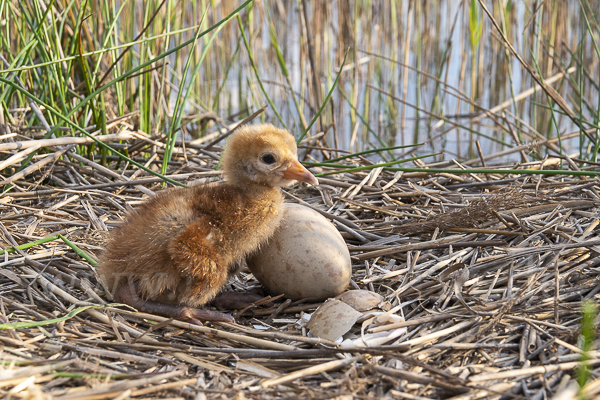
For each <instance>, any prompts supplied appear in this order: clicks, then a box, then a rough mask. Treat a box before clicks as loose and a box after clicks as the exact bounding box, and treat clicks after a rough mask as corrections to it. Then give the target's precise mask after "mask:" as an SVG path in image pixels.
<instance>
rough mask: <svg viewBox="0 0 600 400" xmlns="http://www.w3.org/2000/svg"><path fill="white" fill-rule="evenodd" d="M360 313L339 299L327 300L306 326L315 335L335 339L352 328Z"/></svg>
mask: <svg viewBox="0 0 600 400" xmlns="http://www.w3.org/2000/svg"><path fill="white" fill-rule="evenodd" d="M361 316H362V314H361V313H359V312H358V311H356V310H355V309H354V308H352V307H350V306H349V305H348V304H346V303H344V302H343V301H339V300H334V299H331V300H328V301H326V302H325V303H323V304H322V305H321V306H320V307H319V308H318V309H317V311H315V313H314V314H313V315H312V316H311V317H310V321H308V324H307V325H306V327H307V328H308V330H309V332H310V333H311V334H312V335H314V336H317V337H320V338H323V339H329V340H333V341H335V340H337V339H338V338H339V337H341V336H343V335H344V334H345V333H346V332H348V331H349V330H350V328H352V326H353V325H354V323H355V322H356V320H357V319H358V318H359V317H361Z"/></svg>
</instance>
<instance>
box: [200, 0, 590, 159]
mask: <svg viewBox="0 0 600 400" xmlns="http://www.w3.org/2000/svg"><path fill="white" fill-rule="evenodd" d="M267 3H269V5H267ZM303 3H304V2H297V1H284V0H281V1H277V2H260V3H257V4H256V6H255V7H254V10H253V11H252V14H251V21H250V22H249V25H250V29H248V31H247V34H250V35H251V36H252V38H253V39H252V42H251V43H252V49H253V50H252V51H253V53H254V54H253V55H254V59H255V61H256V65H257V67H258V71H259V74H260V77H261V79H262V80H263V84H264V87H265V88H266V91H267V92H268V94H269V96H270V97H271V99H272V100H273V102H274V104H275V106H276V108H277V109H278V110H279V111H280V113H281V115H282V118H283V120H284V122H285V124H286V125H287V126H288V127H289V128H290V129H291V130H292V131H293V132H294V133H295V134H299V133H300V132H301V131H302V124H301V122H300V119H299V117H298V112H297V110H296V107H295V106H294V102H293V99H292V98H291V96H290V95H289V91H288V90H287V83H286V79H285V77H284V76H283V75H282V73H281V68H280V66H279V64H278V62H277V57H276V53H275V51H274V47H273V45H272V42H271V39H270V36H269V30H268V29H269V15H270V16H271V20H272V22H273V25H274V27H275V32H276V37H277V41H278V43H279V46H280V47H281V49H282V54H283V57H284V59H285V63H286V65H287V68H288V70H289V71H290V77H291V83H292V86H293V90H294V91H295V92H296V93H297V94H296V96H297V98H298V101H299V102H300V104H301V108H302V111H303V113H304V116H305V119H306V121H310V119H311V118H312V116H313V115H314V110H315V109H316V108H318V104H317V100H319V101H322V99H323V98H324V97H325V95H326V93H327V91H328V90H329V88H330V87H331V85H332V83H333V80H334V79H335V75H336V73H337V71H338V70H339V66H340V64H341V62H342V59H343V55H344V49H345V48H350V50H349V53H348V59H347V61H346V66H345V67H344V72H343V73H342V74H341V78H340V83H339V86H340V88H341V89H343V91H344V92H345V94H346V96H347V98H348V100H346V99H345V98H344V96H343V95H342V94H341V92H340V90H336V91H334V94H333V97H332V98H333V102H332V104H330V105H328V106H327V107H326V110H325V112H324V113H323V117H322V120H321V121H318V122H317V123H316V124H315V125H316V126H315V127H314V128H313V130H312V133H313V134H315V133H316V132H318V131H320V130H321V129H322V128H324V129H326V128H328V127H330V125H331V124H332V123H333V122H335V126H336V129H335V130H336V131H337V132H336V133H337V147H339V148H342V149H349V148H351V149H353V150H361V149H364V148H369V147H372V146H377V147H381V146H382V145H383V144H385V145H403V144H413V143H422V142H427V141H429V144H428V145H426V146H423V147H421V148H420V149H419V150H418V152H417V153H421V154H425V153H431V152H439V151H443V152H444V153H445V154H444V155H440V156H438V157H436V158H437V159H440V158H446V159H447V158H452V157H458V158H461V159H466V158H470V157H474V156H475V155H476V154H475V146H474V140H479V142H480V144H481V149H482V152H483V153H484V154H491V153H494V152H498V151H502V150H506V149H509V148H511V147H513V146H515V139H514V138H513V137H512V135H511V134H510V130H509V129H507V126H508V123H507V122H506V121H503V120H502V117H498V119H497V120H496V121H493V120H491V119H489V118H484V119H482V120H481V121H479V122H473V121H471V117H472V116H473V114H472V113H474V112H475V113H477V112H476V111H477V110H476V109H474V108H472V106H471V105H470V104H469V103H468V102H466V101H461V100H459V99H458V98H457V96H455V95H453V94H450V93H449V92H451V93H456V90H453V89H450V88H455V89H458V90H460V91H461V92H462V93H463V94H464V95H465V96H466V97H467V98H470V99H472V100H474V101H475V103H476V104H477V105H479V106H481V107H483V108H486V109H488V108H492V107H494V106H496V105H498V104H501V103H502V102H504V101H506V100H509V99H511V97H512V95H513V94H514V95H517V94H519V93H521V92H522V91H524V90H526V89H529V88H531V87H532V86H533V85H534V82H533V80H532V79H531V77H530V75H529V74H528V73H527V72H526V71H525V69H524V68H523V67H522V66H521V64H520V63H519V61H518V60H517V59H516V57H514V56H512V55H510V56H509V57H508V58H507V57H506V53H505V47H504V46H503V44H502V43H501V41H500V40H499V34H498V32H497V31H496V30H495V29H494V27H493V25H492V24H491V22H490V19H489V18H488V17H487V16H486V15H485V14H484V13H483V12H482V11H481V8H480V7H479V8H478V13H479V21H481V23H482V24H483V25H482V26H483V27H482V33H481V39H480V42H479V46H478V47H477V48H475V57H474V61H475V73H474V74H472V73H471V71H472V68H473V66H472V61H473V48H472V46H471V39H470V31H469V2H459V1H437V2H436V1H423V2H417V1H412V2H409V1H396V2H393V1H392V2H390V1H358V2H353V1H350V2H349V3H344V4H342V3H341V2H314V1H312V2H311V1H309V2H306V4H307V5H308V7H307V14H308V28H309V30H310V31H311V32H310V33H311V36H312V38H313V42H314V46H313V53H314V58H315V67H316V69H317V75H318V86H319V91H320V92H319V94H318V98H316V96H315V94H314V92H315V91H314V90H313V89H314V88H315V85H314V81H313V80H312V68H311V62H310V55H309V51H308V46H307V43H306V29H303V26H302V22H303V19H302V11H301V10H302V9H301V6H302V4H303ZM494 3H498V2H494ZM504 3H505V4H506V2H504ZM538 3H539V2H538ZM511 4H512V7H510V6H509V7H508V8H506V9H505V15H504V17H505V20H506V21H505V24H506V26H507V28H506V31H507V32H508V34H507V37H508V39H509V40H510V42H511V43H512V44H513V46H514V47H515V48H516V50H517V51H518V53H519V54H520V55H521V56H522V57H523V58H524V60H525V61H526V62H527V63H528V64H529V65H531V66H532V67H533V68H536V66H535V65H536V62H537V65H538V68H539V69H540V71H541V72H542V74H541V75H542V76H543V77H544V78H549V77H551V76H553V75H555V74H557V73H560V72H561V71H564V69H565V68H568V67H569V66H571V65H576V64H575V60H574V59H573V57H572V56H571V53H577V48H578V44H579V42H581V41H582V40H583V41H582V43H583V49H584V50H583V54H582V55H580V54H577V59H578V60H577V61H579V57H581V59H582V61H583V65H584V66H585V69H586V71H587V72H586V73H587V74H589V77H585V76H584V77H583V80H582V82H581V83H582V87H583V97H584V98H585V99H586V100H587V101H588V102H589V106H590V110H592V111H594V112H595V111H596V108H597V104H598V92H597V90H596V88H595V87H594V85H595V83H594V81H595V82H597V81H598V79H594V78H593V77H597V76H598V58H597V56H596V54H595V51H594V48H593V43H592V40H591V36H590V34H589V33H588V32H587V31H586V30H585V20H584V17H583V13H582V12H581V6H580V5H579V2H577V1H560V2H559V1H555V2H546V3H544V5H543V6H542V7H541V8H540V9H539V11H538V13H537V14H536V15H535V16H533V17H532V9H534V8H535V7H537V6H538V5H539V4H537V3H536V2H523V1H515V2H512V3H511ZM346 6H347V7H348V10H346V11H345V12H344V10H343V9H342V8H344V7H346ZM488 7H491V5H489V4H488ZM217 8H220V10H219V11H220V12H219V13H218V15H220V16H222V15H225V14H226V13H227V12H229V11H230V10H231V9H232V8H233V3H232V4H230V2H227V1H226V2H222V3H221V4H220V5H219V6H218V7H217ZM490 11H492V10H490ZM492 12H493V15H494V17H495V18H496V19H497V21H498V23H499V24H500V23H502V22H501V19H500V9H499V8H498V7H497V5H496V7H495V9H494V10H493V11H492ZM209 14H210V11H209ZM592 15H595V16H596V18H597V19H598V6H597V5H595V9H594V13H592V14H590V15H589V16H590V17H591V16H592ZM407 32H409V33H410V35H409V38H408V40H407ZM221 35H222V38H221V40H220V41H217V42H215V43H214V44H213V48H212V50H211V52H210V54H212V56H213V57H212V58H210V63H209V64H207V68H206V70H204V71H202V75H201V79H202V82H203V84H202V86H204V88H207V87H210V88H211V90H210V91H206V96H208V97H210V94H211V92H212V93H214V91H215V90H216V88H217V87H218V85H220V84H221V81H222V79H223V74H222V73H221V74H219V73H218V71H222V70H223V69H224V67H223V65H222V60H229V59H230V58H231V56H232V54H233V52H234V49H235V46H236V44H237V38H238V37H239V29H238V27H237V24H235V23H234V22H232V23H231V24H230V25H228V26H226V27H225V28H224V29H223V31H222V32H221ZM594 35H595V37H596V38H598V31H597V30H595V31H594ZM550 44H552V45H553V46H554V47H555V48H554V49H552V48H551V46H550ZM384 57H385V58H384ZM237 60H238V61H237V62H235V63H234V64H233V66H232V68H231V71H230V72H229V77H228V79H227V83H226V86H225V88H226V90H225V92H226V93H225V94H224V96H223V97H221V99H220V101H219V105H218V110H217V111H218V113H219V114H220V115H228V114H234V113H236V112H238V111H240V110H244V109H247V108H249V109H252V110H254V109H256V108H257V107H258V106H259V105H262V104H267V102H266V100H265V97H264V95H263V94H262V93H261V91H260V89H259V87H258V84H257V80H256V78H255V75H254V73H253V72H252V70H251V68H250V64H249V61H248V55H247V52H246V50H245V48H243V46H242V48H241V49H240V54H239V55H238V59H237ZM390 60H392V61H390ZM534 60H535V61H534ZM394 61H399V62H404V61H407V64H408V65H409V66H410V67H413V68H415V69H417V70H419V71H422V72H425V73H427V74H430V75H432V76H434V77H437V78H438V79H439V80H441V81H442V82H443V84H440V83H439V82H437V81H436V80H434V79H431V78H428V77H426V76H423V75H421V74H419V73H417V72H416V71H415V70H410V69H406V68H404V66H403V65H401V64H398V63H395V62H394ZM209 65H210V66H209ZM509 69H510V72H509ZM578 75H579V69H578V68H575V71H574V72H573V73H572V74H571V78H572V80H573V83H574V85H575V88H576V87H577V86H578V85H579V77H578ZM219 76H220V79H218V77H219ZM215 78H216V79H215ZM590 78H591V79H590ZM367 84H370V85H372V86H374V87H377V88H381V89H382V90H383V91H385V92H388V93H390V94H392V95H394V96H396V97H397V98H399V99H401V100H404V101H405V102H406V103H405V104H403V103H402V102H401V101H395V100H392V99H391V98H390V97H389V96H388V95H385V94H382V93H380V92H378V91H376V90H374V89H372V88H369V87H367ZM553 86H554V87H555V88H556V89H557V90H558V91H559V93H560V94H561V95H562V96H563V97H564V98H565V99H566V101H567V103H568V104H569V105H570V106H571V107H572V108H573V110H575V111H576V112H577V110H578V108H579V95H578V93H577V91H576V90H574V88H573V87H572V86H570V85H569V84H568V83H567V82H566V81H562V80H559V81H558V82H556V83H554V84H553ZM350 103H352V104H353V105H354V107H355V109H356V110H357V112H358V114H360V115H361V116H363V118H364V119H365V120H366V122H367V123H368V125H369V127H370V130H369V128H368V127H367V125H366V124H365V123H363V122H361V119H360V117H358V116H357V115H356V112H354V111H353V110H352V107H351V106H350ZM537 103H539V104H537ZM547 104H548V101H547V97H546V95H545V94H543V93H541V92H538V93H536V94H535V95H534V96H530V97H528V98H526V99H525V100H522V101H520V102H518V103H517V106H516V107H515V106H513V105H511V106H509V107H507V108H506V110H507V111H508V112H510V113H507V114H506V118H507V120H508V121H511V122H512V123H513V124H515V125H513V126H512V128H513V129H514V130H515V131H516V134H517V136H520V138H521V140H522V141H523V143H527V142H530V141H531V136H530V134H531V131H532V130H533V129H535V131H537V132H538V134H539V135H540V137H556V126H558V128H559V132H560V133H561V134H565V133H570V132H575V131H577V130H578V128H577V126H576V125H575V124H574V123H573V122H572V121H570V120H569V119H568V118H566V117H564V116H561V115H559V114H558V113H555V116H556V117H557V121H556V123H554V122H553V121H552V116H551V114H550V113H549V112H548V111H547V110H546V109H545V108H544V107H546V106H547ZM332 110H333V112H332ZM590 110H587V109H584V120H588V119H589V120H590V121H593V114H592V112H591V111H590ZM511 114H515V115H518V117H519V118H520V119H521V120H522V121H523V123H524V124H526V125H529V126H530V127H531V128H530V129H527V128H522V127H523V123H521V124H519V123H518V122H517V119H516V118H515V117H514V116H513V115H511ZM442 115H443V116H444V117H445V118H447V119H448V120H449V121H452V122H455V123H457V124H460V125H461V126H462V127H458V128H456V127H455V128H453V125H452V124H450V123H448V122H443V121H441V120H440V118H439V116H442ZM264 118H265V119H266V120H268V121H271V122H274V123H276V124H278V125H281V124H280V123H279V121H278V120H277V119H276V117H275V115H274V113H273V112H272V111H271V110H269V111H268V112H267V113H266V116H265V117H264ZM469 129H472V130H473V131H474V132H473V133H471V132H470V131H469ZM520 129H522V131H523V132H524V133H522V134H521V132H520ZM327 132H328V133H327V145H329V146H331V147H336V140H335V138H334V136H335V134H336V133H334V130H333V129H332V128H331V129H328V130H327ZM528 134H529V135H528ZM578 142H579V138H575V139H572V140H569V141H565V142H563V143H562V146H563V150H564V151H565V152H566V153H568V154H572V153H575V152H578V150H579V148H578ZM544 151H545V150H544ZM397 153H400V151H397ZM509 158H510V159H513V160H518V159H520V155H519V154H518V153H516V154H513V155H512V156H510V157H509ZM504 159H506V157H504ZM428 160H429V161H431V160H432V159H431V158H430V159H428Z"/></svg>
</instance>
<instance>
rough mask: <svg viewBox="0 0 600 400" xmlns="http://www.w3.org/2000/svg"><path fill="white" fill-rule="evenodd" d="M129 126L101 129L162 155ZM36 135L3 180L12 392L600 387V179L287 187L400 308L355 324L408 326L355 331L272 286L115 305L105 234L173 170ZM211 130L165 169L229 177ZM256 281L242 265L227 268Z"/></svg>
mask: <svg viewBox="0 0 600 400" xmlns="http://www.w3.org/2000/svg"><path fill="white" fill-rule="evenodd" d="M116 126H117V127H119V125H118V124H116ZM119 131H120V133H119V134H118V135H115V136H114V137H112V138H111V137H108V138H103V140H108V141H111V140H113V141H117V140H118V141H119V143H115V144H117V145H118V147H119V148H121V149H123V150H128V154H130V155H131V156H132V157H133V158H134V159H135V160H137V161H138V162H141V163H143V164H146V165H148V166H150V167H151V168H153V169H155V170H156V169H158V168H159V165H160V164H161V163H162V157H163V154H164V152H163V148H164V145H163V144H162V143H160V142H156V141H154V139H152V138H149V137H140V135H141V134H140V133H137V132H136V133H133V132H130V131H128V130H127V127H126V125H123V126H120V127H119ZM108 136H110V135H108ZM213 137H214V135H213ZM71 139H75V138H71ZM78 140H80V139H78ZM84 141H85V140H83V141H82V140H80V142H84ZM31 142H33V143H29V144H27V145H30V144H39V145H41V147H43V148H45V149H48V150H49V151H50V152H49V153H48V152H47V153H45V154H43V155H41V156H38V157H37V158H36V159H34V162H36V163H38V167H36V168H33V169H30V170H27V169H26V170H24V171H25V173H22V172H15V173H14V174H10V175H6V176H5V181H4V182H3V183H4V184H5V185H8V184H10V185H12V187H11V190H9V191H8V192H7V193H5V194H4V195H3V197H2V198H1V199H0V202H1V203H2V208H1V209H0V210H1V213H0V228H1V230H2V247H3V248H4V249H7V250H6V251H5V252H4V253H3V255H2V257H3V259H2V260H1V261H0V262H1V266H0V299H1V308H0V311H1V316H2V321H1V322H2V325H0V326H1V327H2V329H1V330H0V342H1V343H2V350H1V353H0V357H1V360H2V367H1V369H0V393H1V395H2V396H3V397H7V396H11V397H12V398H53V399H65V400H66V399H83V398H86V399H90V398H93V399H101V398H119V399H125V398H127V397H131V398H148V397H168V398H200V399H201V398H229V397H234V396H236V397H237V398H261V399H269V398H315V399H326V398H327V399H328V398H339V399H350V398H376V397H382V396H388V397H392V398H410V399H417V398H419V399H423V398H428V399H437V398H457V399H458V398H460V399H467V398H478V397H485V398H500V397H503V398H522V397H523V396H527V397H529V396H531V397H536V396H537V397H536V398H542V397H544V396H546V397H551V396H552V395H553V394H555V393H557V392H561V393H569V392H568V391H569V390H571V391H573V390H574V389H573V388H574V387H575V384H574V381H576V380H577V379H579V377H580V376H581V374H584V373H587V374H591V375H590V376H591V383H588V384H587V385H586V386H585V388H584V390H585V391H586V392H585V393H586V394H587V395H588V396H589V398H592V397H593V396H595V395H597V394H598V393H599V390H600V389H599V385H598V382H599V380H598V376H599V373H600V370H598V369H597V368H598V365H599V364H600V359H599V358H598V353H597V352H595V351H593V350H592V351H588V352H586V354H583V353H584V351H583V350H581V348H582V345H581V342H582V337H581V336H580V326H581V321H582V311H581V306H582V303H583V302H585V301H586V300H593V301H596V300H597V296H598V293H599V292H600V279H599V272H600V269H599V264H600V237H599V236H598V231H597V229H596V228H597V226H598V223H599V219H598V217H599V213H598V201H599V200H598V199H599V196H600V189H599V187H598V181H597V180H595V179H593V180H592V179H587V178H584V179H579V178H568V177H541V176H537V177H533V178H532V177H530V176H527V175H518V174H515V175H510V176H507V175H500V174H498V175H494V174H491V175H486V176H485V177H484V178H485V179H482V178H481V176H476V175H468V174H467V175H459V174H458V173H457V174H448V173H429V174H426V173H413V172H411V173H404V174H401V173H394V172H390V171H386V170H383V169H381V168H377V169H372V170H370V171H357V172H354V173H350V172H348V173H344V174H339V175H335V176H336V177H335V178H332V177H327V178H321V183H322V184H321V185H320V186H319V187H309V188H307V187H305V186H296V187H295V188H292V189H290V190H288V191H286V196H287V201H289V202H299V203H301V204H304V205H308V206H310V207H312V208H315V209H318V210H320V212H321V213H322V214H323V215H325V216H327V217H328V218H329V219H330V220H331V221H332V222H334V224H335V225H336V227H337V228H338V229H339V231H340V232H341V233H342V236H343V237H344V239H345V240H346V242H347V245H348V248H349V250H350V253H351V256H352V265H353V266H352V268H353V278H352V282H351V288H350V289H362V290H367V291H370V292H373V293H376V294H378V295H380V296H382V298H383V299H384V300H385V301H384V302H382V305H381V307H383V308H384V310H388V311H387V312H388V313H393V314H394V315H395V316H397V317H398V318H400V322H396V323H393V324H387V325H383V326H379V327H376V326H372V325H369V324H366V325H364V326H362V327H361V326H360V324H357V325H354V326H353V327H352V328H351V329H350V331H349V333H348V334H347V336H350V337H359V336H360V335H361V334H365V333H370V332H393V331H395V330H399V329H402V330H403V331H402V333H401V334H400V336H398V337H395V338H393V339H392V340H390V341H389V342H386V343H383V344H380V345H377V346H372V347H364V348H352V349H347V348H341V347H340V345H339V343H338V342H335V341H331V340H327V339H323V338H319V337H314V336H310V335H309V334H308V333H307V329H306V326H305V325H303V324H302V320H303V318H304V316H305V315H306V314H312V313H313V312H314V311H315V310H316V309H317V308H318V307H319V306H320V305H321V303H314V302H307V301H296V302H291V301H289V300H287V301H285V300H284V299H283V298H278V299H276V300H275V301H274V305H273V306H271V307H269V306H264V305H263V306H260V305H256V306H253V307H250V308H247V309H245V310H241V311H237V312H235V313H234V315H235V317H236V321H237V323H236V324H219V323H215V324H214V325H208V326H197V325H190V324H189V323H187V322H185V321H176V320H170V319H166V318H161V317H158V316H154V315H147V314H142V313H138V312H136V311H135V310H131V309H130V308H128V307H124V306H120V305H115V304H112V303H111V300H110V299H109V298H108V296H107V294H106V290H105V288H104V287H103V286H102V284H101V282H99V281H98V278H97V275H96V270H95V267H94V264H95V260H96V258H97V255H98V253H99V251H101V249H102V241H103V238H104V237H106V235H108V234H110V229H111V228H112V227H115V226H117V225H119V224H120V223H121V221H122V217H123V215H124V213H125V212H126V210H127V209H129V208H130V207H135V206H136V204H139V203H140V202H142V201H144V199H145V198H147V197H148V196H150V195H152V193H153V192H156V191H158V190H161V189H162V188H163V187H164V186H165V184H164V183H163V182H162V180H161V179H160V178H157V177H155V176H152V175H150V174H148V173H146V172H143V171H142V170H140V169H137V168H133V169H120V168H123V167H125V166H126V165H125V163H123V162H121V163H118V162H117V159H116V158H113V157H112V156H109V157H107V158H106V160H104V161H105V162H106V163H107V167H103V166H102V165H101V161H102V160H90V159H88V158H85V157H82V156H79V155H77V154H75V153H74V152H73V151H72V150H71V149H72V148H70V149H67V147H68V146H70V145H71V144H69V143H68V142H61V143H60V144H58V143H55V142H51V141H48V140H46V141H44V143H41V141H40V140H37V141H36V140H31ZM74 143H75V142H74ZM78 143H79V142H78ZM217 144H219V143H218V142H217V143H216V144H211V146H207V143H206V142H203V141H202V139H200V140H196V141H193V142H186V143H178V145H177V147H176V151H175V155H174V157H173V159H172V161H171V162H170V163H169V171H168V174H167V175H168V177H169V178H171V179H173V180H176V181H179V182H182V183H186V184H196V183H200V182H206V181H210V180H218V179H220V173H219V172H218V171H216V170H215V168H216V165H217V161H218V159H219V156H220V151H221V149H220V148H219V147H218V146H217ZM58 145H60V146H67V147H57V146H58ZM78 145H83V146H89V145H90V143H89V141H88V143H87V144H81V143H79V144H78ZM3 146H4V145H3ZM312 147H314V146H312ZM23 148H24V147H23V146H22V145H20V146H14V148H10V147H7V148H5V149H3V151H4V152H8V153H11V155H15V154H17V153H19V152H22V151H25V150H23ZM65 149H67V150H65ZM48 150H46V151H48ZM44 160H47V162H45V163H43V164H40V162H41V161H44ZM346 162H352V163H354V164H356V165H366V164H368V163H369V161H368V160H365V159H363V158H355V159H351V160H346ZM16 165H17V164H13V165H11V167H15V166H16ZM527 167H528V168H535V167H536V166H535V165H534V164H530V165H528V166H527ZM5 168H6V167H5ZM313 171H314V172H315V173H317V172H322V171H318V168H316V169H313ZM459 171H460V170H457V172H459ZM166 186H170V184H167V185H166ZM17 246H18V247H20V248H19V249H18V250H15V247H17ZM256 288H260V283H259V282H257V281H256V279H255V278H254V277H253V276H252V275H251V273H250V272H249V271H248V270H244V269H242V271H241V272H240V274H239V275H238V276H237V277H236V278H235V279H234V280H233V281H232V282H231V283H230V284H229V285H228V290H234V291H246V290H251V289H256ZM383 303H385V304H386V306H385V307H384V306H383ZM591 346H592V348H593V346H594V343H592V344H591ZM584 355H585V356H586V357H587V359H588V361H586V362H582V357H583V356H584ZM584 365H587V366H588V369H587V372H586V370H584V369H583V366H584ZM572 393H575V392H572Z"/></svg>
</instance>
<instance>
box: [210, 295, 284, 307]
mask: <svg viewBox="0 0 600 400" xmlns="http://www.w3.org/2000/svg"><path fill="white" fill-rule="evenodd" d="M262 299H264V296H261V295H259V294H256V293H250V292H221V293H219V294H218V295H217V296H216V297H215V298H214V299H213V300H212V301H211V304H212V305H213V306H215V307H217V308H219V309H232V308H233V309H236V308H245V307H248V306H249V305H250V304H252V303H256V302H257V301H260V300H262ZM271 304H272V303H271Z"/></svg>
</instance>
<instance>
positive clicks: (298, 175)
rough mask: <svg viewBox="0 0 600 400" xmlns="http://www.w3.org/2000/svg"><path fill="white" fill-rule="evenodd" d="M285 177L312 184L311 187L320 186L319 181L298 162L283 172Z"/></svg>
mask: <svg viewBox="0 0 600 400" xmlns="http://www.w3.org/2000/svg"><path fill="white" fill-rule="evenodd" d="M283 177H284V178H286V179H294V180H297V181H300V182H306V183H310V184H311V185H318V184H319V180H318V179H317V178H315V176H314V175H313V174H312V173H311V172H310V171H309V170H307V169H306V168H305V167H304V166H303V165H302V164H300V163H299V162H298V161H294V162H293V163H292V165H290V167H289V168H288V169H286V170H285V171H284V172H283Z"/></svg>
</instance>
